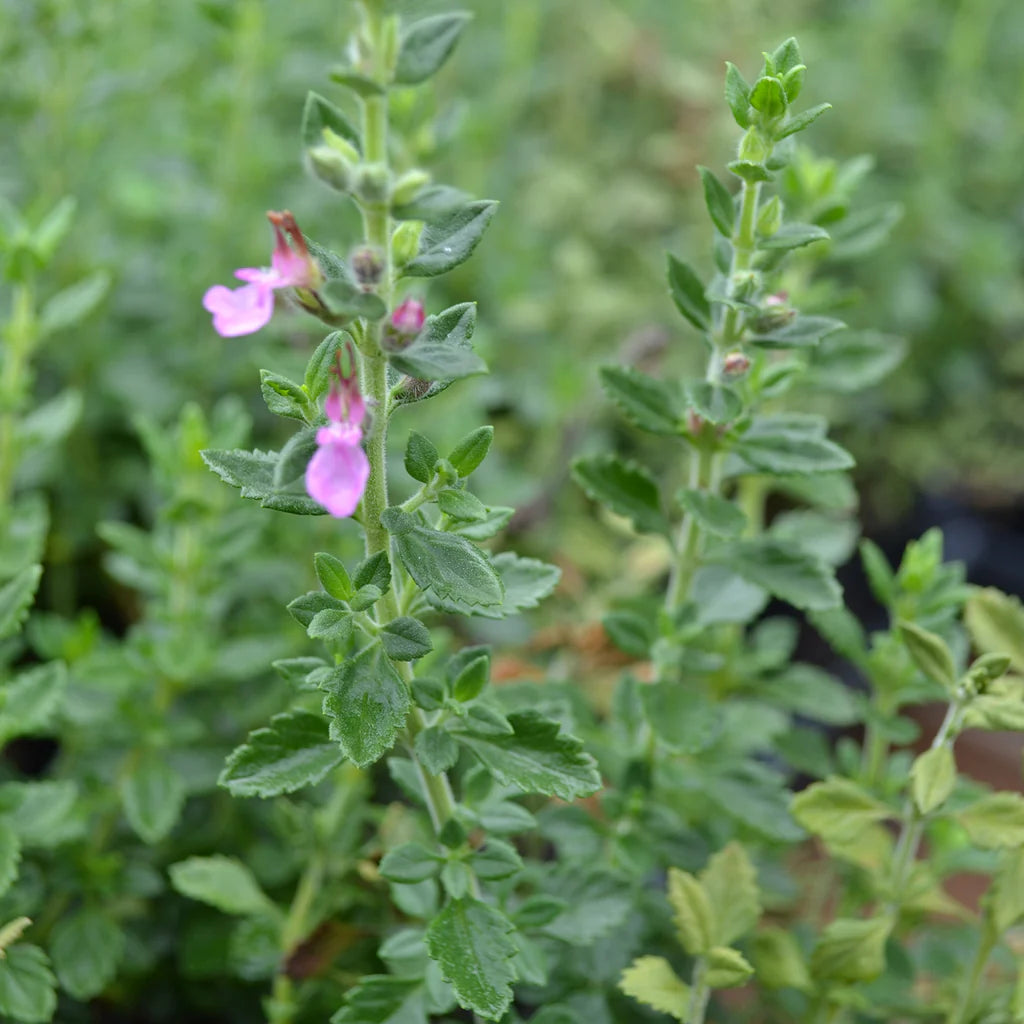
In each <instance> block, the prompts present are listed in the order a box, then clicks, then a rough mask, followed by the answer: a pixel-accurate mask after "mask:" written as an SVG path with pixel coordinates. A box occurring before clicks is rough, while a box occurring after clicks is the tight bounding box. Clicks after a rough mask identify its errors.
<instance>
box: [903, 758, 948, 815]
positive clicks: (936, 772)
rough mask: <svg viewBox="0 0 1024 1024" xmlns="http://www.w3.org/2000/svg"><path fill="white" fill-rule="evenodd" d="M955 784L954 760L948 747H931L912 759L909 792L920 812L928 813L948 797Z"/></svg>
mask: <svg viewBox="0 0 1024 1024" xmlns="http://www.w3.org/2000/svg"><path fill="white" fill-rule="evenodd" d="M955 785H956V761H955V760H954V759H953V751H952V750H950V749H949V747H944V746H943V747H933V748H932V749H931V750H926V751H925V752H924V753H923V754H920V755H919V756H918V757H916V758H915V759H914V764H913V767H912V768H911V769H910V792H911V794H912V795H913V797H914V803H915V804H917V809H918V810H919V811H920V812H921V813H922V814H930V813H931V812H932V811H934V810H935V809H936V808H937V807H940V806H941V805H942V804H944V803H945V802H946V800H947V799H948V798H949V795H950V793H952V792H953V787H954V786H955Z"/></svg>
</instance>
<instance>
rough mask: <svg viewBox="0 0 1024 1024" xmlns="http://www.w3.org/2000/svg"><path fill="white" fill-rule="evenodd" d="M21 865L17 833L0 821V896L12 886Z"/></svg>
mask: <svg viewBox="0 0 1024 1024" xmlns="http://www.w3.org/2000/svg"><path fill="white" fill-rule="evenodd" d="M20 864H21V843H20V842H19V840H18V833H17V832H16V831H15V830H14V829H13V828H11V826H10V825H8V824H7V823H6V822H2V821H0V896H2V895H3V894H4V893H5V892H7V890H8V889H10V887H11V886H12V885H13V884H14V880H15V879H16V878H17V877H18V867H19V865H20Z"/></svg>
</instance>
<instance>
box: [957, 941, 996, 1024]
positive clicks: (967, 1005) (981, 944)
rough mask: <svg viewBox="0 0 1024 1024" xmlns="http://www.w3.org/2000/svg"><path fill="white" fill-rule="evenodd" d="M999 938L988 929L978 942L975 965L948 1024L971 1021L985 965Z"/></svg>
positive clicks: (963, 1023)
mask: <svg viewBox="0 0 1024 1024" xmlns="http://www.w3.org/2000/svg"><path fill="white" fill-rule="evenodd" d="M996 940H997V937H996V935H995V933H994V932H993V930H992V929H991V928H989V927H986V928H985V930H984V931H983V932H982V934H981V938H980V939H979V940H978V951H977V953H975V955H974V963H973V964H972V965H971V973H970V974H969V975H968V976H967V984H966V985H965V986H964V987H963V989H962V990H961V992H960V998H959V999H958V1000H957V1003H956V1007H955V1009H954V1010H953V1011H952V1012H951V1013H950V1015H949V1022H948V1024H966V1022H967V1021H968V1020H969V1019H970V1018H969V1013H970V1009H971V1004H972V1003H973V1002H974V996H975V993H976V992H977V991H978V984H979V983H980V982H981V976H982V975H983V974H984V973H985V964H987V963H988V958H989V955H990V954H991V952H992V949H993V948H994V946H995V944H996Z"/></svg>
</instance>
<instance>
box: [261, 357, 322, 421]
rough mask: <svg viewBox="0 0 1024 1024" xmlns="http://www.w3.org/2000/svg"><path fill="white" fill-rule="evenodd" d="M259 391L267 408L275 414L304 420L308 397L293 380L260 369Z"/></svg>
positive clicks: (308, 409) (308, 407) (308, 405)
mask: <svg viewBox="0 0 1024 1024" xmlns="http://www.w3.org/2000/svg"><path fill="white" fill-rule="evenodd" d="M260 392H261V394H262V395H263V401H264V402H265V403H266V405H267V408H268V409H269V410H270V411H271V412H272V413H273V414H274V415H275V416H286V417H288V418H290V419H293V420H300V421H301V422H303V423H305V422H306V414H307V413H308V412H309V411H310V403H309V398H308V396H307V395H306V393H305V392H304V391H303V390H302V387H301V386H300V385H298V384H296V383H295V381H293V380H289V379H288V378H287V377H282V376H281V374H279V373H272V372H271V371H270V370H260Z"/></svg>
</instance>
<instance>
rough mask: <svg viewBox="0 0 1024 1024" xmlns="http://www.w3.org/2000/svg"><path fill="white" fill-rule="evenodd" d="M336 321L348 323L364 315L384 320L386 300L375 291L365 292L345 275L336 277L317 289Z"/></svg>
mask: <svg viewBox="0 0 1024 1024" xmlns="http://www.w3.org/2000/svg"><path fill="white" fill-rule="evenodd" d="M317 295H319V296H320V298H321V299H322V300H323V303H324V305H325V306H326V307H327V310H328V312H329V313H330V314H331V316H332V318H333V320H334V322H335V323H347V322H348V321H349V320H355V319H356V318H358V317H362V318H363V319H364V320H382V319H383V318H384V317H385V315H386V314H387V311H388V310H387V307H386V306H385V305H384V300H383V299H382V298H381V297H380V296H379V295H377V294H376V293H375V292H364V291H363V290H362V288H360V287H359V286H358V285H355V284H353V283H352V282H351V281H349V280H347V279H346V278H344V277H335V278H332V279H331V280H329V281H327V282H325V283H324V284H322V285H321V286H320V287H319V288H318V289H317Z"/></svg>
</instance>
